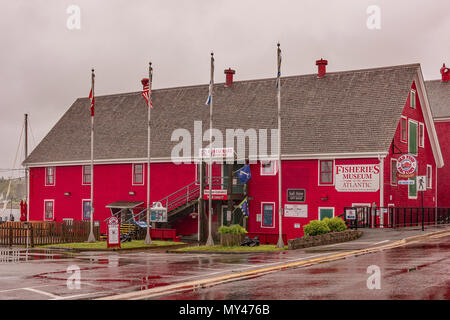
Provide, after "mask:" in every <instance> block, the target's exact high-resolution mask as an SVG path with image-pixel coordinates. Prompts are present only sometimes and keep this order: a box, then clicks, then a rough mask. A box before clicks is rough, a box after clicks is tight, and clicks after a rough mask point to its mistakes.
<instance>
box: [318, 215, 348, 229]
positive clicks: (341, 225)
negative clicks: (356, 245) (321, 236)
mask: <svg viewBox="0 0 450 320" xmlns="http://www.w3.org/2000/svg"><path fill="white" fill-rule="evenodd" d="M322 221H324V222H325V223H326V224H327V225H328V228H330V231H332V232H340V231H344V230H346V229H347V225H346V224H345V221H344V220H342V219H341V218H338V217H334V218H331V219H330V218H325V219H323V220H322Z"/></svg>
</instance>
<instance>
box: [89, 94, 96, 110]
mask: <svg viewBox="0 0 450 320" xmlns="http://www.w3.org/2000/svg"><path fill="white" fill-rule="evenodd" d="M89 99H90V100H91V117H93V116H94V109H95V97H94V93H93V90H92V89H91V91H90V92H89Z"/></svg>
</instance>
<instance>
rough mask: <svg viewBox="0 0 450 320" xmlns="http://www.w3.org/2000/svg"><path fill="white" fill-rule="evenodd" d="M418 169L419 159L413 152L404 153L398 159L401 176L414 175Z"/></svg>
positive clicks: (398, 171) (398, 170)
mask: <svg viewBox="0 0 450 320" xmlns="http://www.w3.org/2000/svg"><path fill="white" fill-rule="evenodd" d="M416 169H417V160H416V158H415V157H414V156H413V155H412V154H410V153H408V154H404V155H402V156H400V157H399V158H398V159H397V173H398V176H399V177H403V178H410V177H413V176H414V173H415V172H416Z"/></svg>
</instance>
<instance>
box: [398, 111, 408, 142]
mask: <svg viewBox="0 0 450 320" xmlns="http://www.w3.org/2000/svg"><path fill="white" fill-rule="evenodd" d="M403 120H405V125H406V134H405V138H406V139H404V140H403V137H402V135H403ZM400 142H403V143H408V117H406V116H402V117H401V119H400Z"/></svg>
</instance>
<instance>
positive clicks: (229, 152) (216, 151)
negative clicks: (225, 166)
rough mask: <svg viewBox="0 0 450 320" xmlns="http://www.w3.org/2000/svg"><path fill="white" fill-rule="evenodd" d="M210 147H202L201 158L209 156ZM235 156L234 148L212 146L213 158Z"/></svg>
mask: <svg viewBox="0 0 450 320" xmlns="http://www.w3.org/2000/svg"><path fill="white" fill-rule="evenodd" d="M210 150H211V149H210V148H201V149H200V151H199V153H200V158H209V153H210ZM230 157H234V149H233V148H212V158H230Z"/></svg>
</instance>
